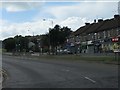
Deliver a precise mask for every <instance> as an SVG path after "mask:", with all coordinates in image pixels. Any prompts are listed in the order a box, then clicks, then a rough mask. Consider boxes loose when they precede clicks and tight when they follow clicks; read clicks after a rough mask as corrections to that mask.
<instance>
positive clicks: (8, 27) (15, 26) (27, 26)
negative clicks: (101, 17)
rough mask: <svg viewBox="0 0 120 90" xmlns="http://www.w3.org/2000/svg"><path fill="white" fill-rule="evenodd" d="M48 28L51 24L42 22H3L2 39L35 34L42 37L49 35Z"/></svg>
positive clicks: (0, 29) (0, 28) (0, 30)
mask: <svg viewBox="0 0 120 90" xmlns="http://www.w3.org/2000/svg"><path fill="white" fill-rule="evenodd" d="M0 21H1V20H0ZM0 23H1V22H0ZM48 28H49V24H48V23H45V22H42V21H36V22H25V23H11V22H8V21H2V25H1V27H0V32H1V33H0V34H1V35H0V36H1V37H0V39H5V38H7V37H14V36H15V35H22V36H25V35H33V33H34V34H35V35H40V34H44V33H47V32H48V31H47V30H48Z"/></svg>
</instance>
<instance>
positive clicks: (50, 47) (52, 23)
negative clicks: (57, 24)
mask: <svg viewBox="0 0 120 90" xmlns="http://www.w3.org/2000/svg"><path fill="white" fill-rule="evenodd" d="M43 21H46V19H43ZM49 21H50V22H51V26H52V28H53V20H49ZM48 30H49V34H48V35H49V36H48V37H49V55H50V53H51V43H50V28H49V29H48Z"/></svg>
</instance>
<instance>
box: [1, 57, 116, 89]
mask: <svg viewBox="0 0 120 90" xmlns="http://www.w3.org/2000/svg"><path fill="white" fill-rule="evenodd" d="M2 63H3V69H4V70H6V71H7V79H6V80H5V82H4V83H3V88H117V87H118V65H111V64H103V63H93V62H87V61H68V60H48V59H42V58H41V59H40V58H39V59H37V58H36V59H32V58H28V57H13V56H5V55H3V62H2Z"/></svg>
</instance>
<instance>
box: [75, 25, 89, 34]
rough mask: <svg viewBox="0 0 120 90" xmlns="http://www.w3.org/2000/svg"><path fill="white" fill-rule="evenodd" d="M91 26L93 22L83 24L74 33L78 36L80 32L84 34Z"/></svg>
mask: <svg viewBox="0 0 120 90" xmlns="http://www.w3.org/2000/svg"><path fill="white" fill-rule="evenodd" d="M90 27H91V24H88V25H85V26H82V27H80V28H79V29H77V30H76V31H75V32H74V33H73V34H74V35H75V36H76V35H79V34H83V33H85V32H86V30H87V29H89V28H90Z"/></svg>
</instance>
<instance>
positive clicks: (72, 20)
mask: <svg viewBox="0 0 120 90" xmlns="http://www.w3.org/2000/svg"><path fill="white" fill-rule="evenodd" d="M86 22H89V23H90V22H92V21H91V20H88V19H87V18H81V17H68V18H67V19H65V20H64V21H62V22H61V23H60V25H61V26H69V27H70V28H71V29H72V30H73V31H75V30H77V29H78V28H79V27H81V26H84V25H85V23H86Z"/></svg>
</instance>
